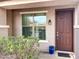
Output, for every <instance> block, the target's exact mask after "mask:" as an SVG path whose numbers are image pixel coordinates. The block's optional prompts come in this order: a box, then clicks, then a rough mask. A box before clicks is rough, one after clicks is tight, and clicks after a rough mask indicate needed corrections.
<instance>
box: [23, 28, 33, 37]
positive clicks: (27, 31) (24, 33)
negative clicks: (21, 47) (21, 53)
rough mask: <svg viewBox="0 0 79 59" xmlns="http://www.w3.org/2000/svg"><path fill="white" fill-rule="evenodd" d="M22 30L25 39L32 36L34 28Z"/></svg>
mask: <svg viewBox="0 0 79 59" xmlns="http://www.w3.org/2000/svg"><path fill="white" fill-rule="evenodd" d="M22 29H23V31H22V32H23V35H24V36H25V37H28V36H32V27H23V28H22Z"/></svg>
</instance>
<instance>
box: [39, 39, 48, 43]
mask: <svg viewBox="0 0 79 59" xmlns="http://www.w3.org/2000/svg"><path fill="white" fill-rule="evenodd" d="M42 42H43V43H44V42H45V43H48V41H47V40H39V43H42Z"/></svg>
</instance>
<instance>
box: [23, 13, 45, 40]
mask: <svg viewBox="0 0 79 59" xmlns="http://www.w3.org/2000/svg"><path fill="white" fill-rule="evenodd" d="M45 24H46V13H37V14H24V15H22V34H23V35H24V36H25V37H28V36H35V37H38V38H39V39H40V40H45V39H46V28H45Z"/></svg>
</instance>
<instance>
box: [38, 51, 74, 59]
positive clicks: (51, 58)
mask: <svg viewBox="0 0 79 59" xmlns="http://www.w3.org/2000/svg"><path fill="white" fill-rule="evenodd" d="M39 59H75V58H74V56H73V55H72V54H71V57H59V56H58V55H57V52H56V53H55V54H54V55H50V54H48V53H40V56H39Z"/></svg>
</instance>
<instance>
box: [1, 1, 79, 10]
mask: <svg viewBox="0 0 79 59" xmlns="http://www.w3.org/2000/svg"><path fill="white" fill-rule="evenodd" d="M78 2H79V1H78V0H68V1H67V0H27V1H25V0H24V1H5V2H0V7H1V8H5V9H21V8H33V7H47V6H62V5H74V4H77V3H78Z"/></svg>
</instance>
